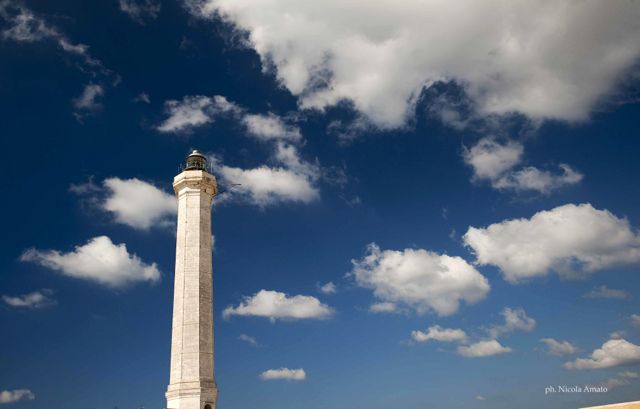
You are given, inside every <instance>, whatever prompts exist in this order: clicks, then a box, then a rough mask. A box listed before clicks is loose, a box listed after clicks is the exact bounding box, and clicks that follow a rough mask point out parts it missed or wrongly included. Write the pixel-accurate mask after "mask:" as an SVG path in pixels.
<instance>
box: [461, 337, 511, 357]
mask: <svg viewBox="0 0 640 409" xmlns="http://www.w3.org/2000/svg"><path fill="white" fill-rule="evenodd" d="M511 351H512V350H511V348H509V347H504V346H502V345H501V344H500V342H498V341H497V340H495V339H491V340H485V341H478V342H475V343H473V344H471V345H461V346H459V347H458V349H457V352H458V355H461V356H464V357H466V358H482V357H487V356H493V355H500V354H506V353H509V352H511Z"/></svg>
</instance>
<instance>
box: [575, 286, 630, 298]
mask: <svg viewBox="0 0 640 409" xmlns="http://www.w3.org/2000/svg"><path fill="white" fill-rule="evenodd" d="M630 297H631V294H629V293H628V292H626V291H624V290H617V289H614V288H609V287H607V286H606V285H601V286H598V287H595V288H594V289H593V290H591V291H589V292H588V293H586V294H585V295H584V298H609V299H617V300H626V299H628V298H630Z"/></svg>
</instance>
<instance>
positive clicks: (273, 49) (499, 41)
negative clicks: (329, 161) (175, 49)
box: [184, 0, 640, 127]
mask: <svg viewBox="0 0 640 409" xmlns="http://www.w3.org/2000/svg"><path fill="white" fill-rule="evenodd" d="M184 2H185V4H186V5H187V6H188V8H189V10H191V12H192V13H193V14H194V15H196V16H201V17H205V18H217V16H221V17H222V19H224V20H226V21H228V22H231V23H234V24H235V25H236V26H237V27H238V28H239V29H240V30H242V31H245V32H247V33H248V41H247V45H248V46H250V47H252V48H254V49H255V50H256V52H257V53H258V54H259V55H260V57H261V59H262V61H263V66H264V67H265V69H269V68H270V67H273V69H274V70H275V72H276V75H277V77H278V79H279V80H280V82H281V83H282V84H283V86H285V87H286V88H287V89H288V90H289V91H291V92H292V93H293V94H294V95H297V96H298V97H299V103H300V105H301V106H302V107H310V108H318V109H323V108H326V107H329V106H333V105H336V104H338V103H340V102H341V101H343V100H349V101H351V102H352V103H353V105H354V107H355V108H356V109H357V110H358V111H360V112H362V113H364V114H365V115H366V116H367V117H368V118H369V119H370V120H371V121H373V122H374V123H376V124H377V125H378V126H381V127H397V126H401V125H403V124H404V123H405V122H406V120H407V119H408V118H410V117H412V114H413V110H414V108H415V104H416V101H417V100H418V97H419V96H420V93H421V91H422V90H423V89H424V88H425V87H426V88H429V87H431V86H433V85H434V84H438V83H440V82H455V83H456V84H458V85H459V86H460V87H461V88H462V89H463V90H464V91H465V94H466V95H467V96H468V98H470V100H471V101H472V102H473V106H474V108H475V110H476V111H478V112H479V113H481V114H485V115H490V114H510V113H513V112H519V113H522V114H524V115H527V116H529V117H531V118H556V119H562V120H569V121H575V120H583V119H585V118H586V117H587V116H588V114H589V111H590V110H591V109H592V108H593V107H594V105H595V104H596V103H597V102H599V101H600V100H601V99H602V98H603V97H606V96H607V95H609V94H610V93H611V92H612V90H613V89H614V88H615V85H616V83H617V82H618V80H620V78H621V77H623V76H624V74H625V73H626V72H627V70H629V69H630V68H631V67H632V66H633V65H634V64H635V63H636V62H637V60H638V56H639V55H640V44H639V43H638V41H637V38H638V37H640V27H638V25H637V24H636V22H637V21H638V20H640V10H639V9H638V7H636V5H635V3H633V2H626V1H621V2H576V1H555V2H542V3H541V2H525V3H521V2H509V1H502V0H491V1H483V2H477V1H473V0H467V1H457V2H443V1H428V2H416V1H400V2H398V1H391V0H384V1H379V2H375V3H366V4H364V3H361V2H348V3H345V2H344V1H339V0H326V1H322V2H300V1H292V0H269V1H268V2H267V3H265V4H263V5H262V7H256V6H255V3H254V2H252V1H250V0H184ZM612 21H615V22H616V24H608V22H612ZM585 62H589V63H585Z"/></svg>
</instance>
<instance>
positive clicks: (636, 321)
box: [630, 314, 640, 327]
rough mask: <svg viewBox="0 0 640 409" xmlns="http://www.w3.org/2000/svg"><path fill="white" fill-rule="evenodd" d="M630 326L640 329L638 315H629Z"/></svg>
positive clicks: (639, 315)
mask: <svg viewBox="0 0 640 409" xmlns="http://www.w3.org/2000/svg"><path fill="white" fill-rule="evenodd" d="M630 319H631V324H632V325H634V326H636V327H640V314H631V317H630Z"/></svg>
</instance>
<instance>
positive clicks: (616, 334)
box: [609, 331, 627, 339]
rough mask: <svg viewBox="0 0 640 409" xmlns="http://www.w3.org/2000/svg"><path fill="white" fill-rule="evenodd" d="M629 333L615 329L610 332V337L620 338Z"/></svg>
mask: <svg viewBox="0 0 640 409" xmlns="http://www.w3.org/2000/svg"><path fill="white" fill-rule="evenodd" d="M626 335H627V333H626V331H613V332H612V333H610V334H609V338H610V339H620V338H624V337H625V336H626Z"/></svg>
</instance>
